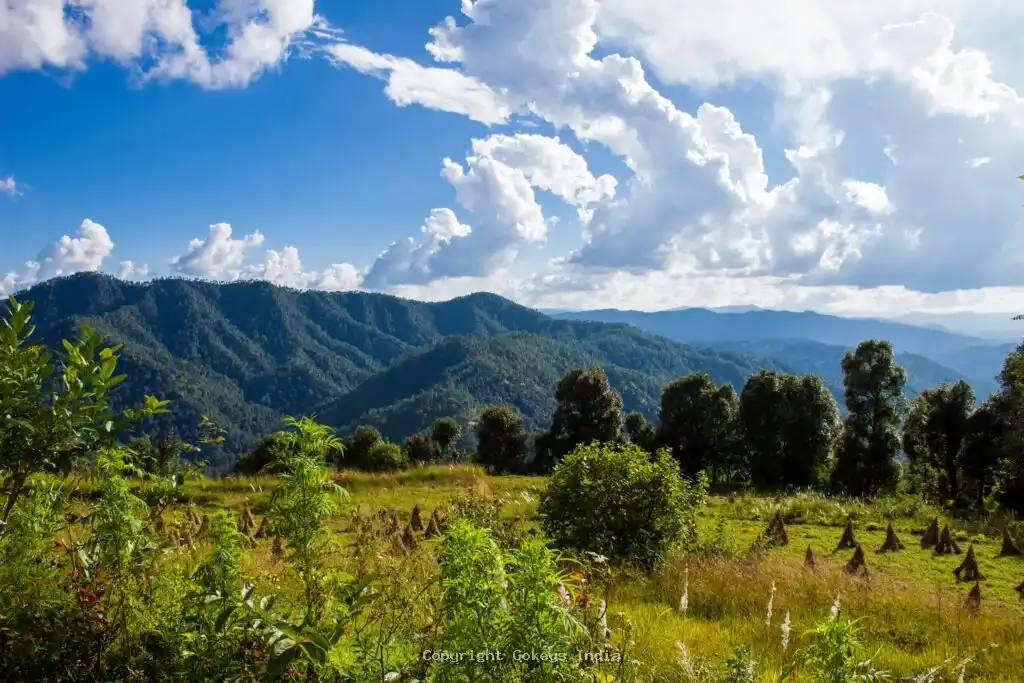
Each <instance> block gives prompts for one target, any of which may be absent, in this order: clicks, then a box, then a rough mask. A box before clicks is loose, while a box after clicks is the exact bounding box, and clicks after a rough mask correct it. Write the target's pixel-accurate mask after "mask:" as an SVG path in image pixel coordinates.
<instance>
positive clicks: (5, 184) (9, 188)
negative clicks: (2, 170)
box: [0, 176, 21, 196]
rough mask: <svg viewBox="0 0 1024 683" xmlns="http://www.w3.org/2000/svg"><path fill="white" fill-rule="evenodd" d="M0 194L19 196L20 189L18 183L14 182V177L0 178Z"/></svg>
mask: <svg viewBox="0 0 1024 683" xmlns="http://www.w3.org/2000/svg"><path fill="white" fill-rule="evenodd" d="M0 194H9V195H11V196H14V195H18V194H21V189H20V187H19V185H18V183H17V182H15V180H14V176H7V177H6V178H0Z"/></svg>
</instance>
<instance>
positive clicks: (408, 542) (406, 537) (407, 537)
mask: <svg viewBox="0 0 1024 683" xmlns="http://www.w3.org/2000/svg"><path fill="white" fill-rule="evenodd" d="M402 543H404V544H405V547H406V548H408V549H409V550H412V549H413V548H415V547H416V535H415V534H414V533H413V531H412V525H409V526H407V527H405V533H403V534H402Z"/></svg>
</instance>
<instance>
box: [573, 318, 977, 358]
mask: <svg viewBox="0 0 1024 683" xmlns="http://www.w3.org/2000/svg"><path fill="white" fill-rule="evenodd" d="M555 317H557V318H559V319H561V320H591V321H596V322H608V323H625V324H628V325H633V326H635V327H637V328H639V329H641V330H644V331H645V332H650V333H652V334H657V335H660V336H663V337H667V338H669V339H672V340H674V341H678V342H683V343H689V344H692V343H711V342H719V341H729V342H734V341H744V342H745V341H758V340H765V339H806V340H809V341H814V342H818V343H821V344H829V345H835V346H844V347H845V346H850V347H852V346H856V345H857V344H858V343H859V342H861V341H863V340H865V339H887V340H888V341H890V342H891V343H892V345H893V347H894V348H895V349H896V350H897V351H902V352H907V353H917V354H921V355H925V356H929V357H932V354H937V353H943V352H947V351H953V350H957V349H963V348H967V347H969V346H975V345H984V344H985V340H984V339H978V338H975V337H968V336H965V335H960V334H954V333H951V332H944V331H941V330H933V329H928V328H924V327H916V326H914V325H905V324H902V323H895V322H888V321H884V320H874V319H854V318H840V317H837V316H831V315H822V314H820V313H814V312H810V311H805V312H794V311H766V310H751V311H745V312H726V313H719V312H714V311H710V310H707V309H702V308H687V309H682V310H674V311H655V312H650V313H648V312H644V311H620V310H616V309H603V310H596V311H580V312H575V313H562V314H559V315H557V316H555Z"/></svg>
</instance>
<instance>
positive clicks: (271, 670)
mask: <svg viewBox="0 0 1024 683" xmlns="http://www.w3.org/2000/svg"><path fill="white" fill-rule="evenodd" d="M301 652H302V651H301V650H300V649H299V648H298V647H296V646H295V645H292V646H291V647H289V648H288V649H286V650H283V651H282V652H281V653H280V654H277V655H274V656H273V657H271V658H270V661H269V662H267V675H268V676H269V677H270V678H271V679H276V678H280V677H281V674H282V673H284V670H285V669H287V668H288V665H289V664H291V663H292V662H294V661H295V658H296V657H298V656H299V655H300V654H301Z"/></svg>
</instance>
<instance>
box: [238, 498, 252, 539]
mask: <svg viewBox="0 0 1024 683" xmlns="http://www.w3.org/2000/svg"><path fill="white" fill-rule="evenodd" d="M255 526H256V520H255V518H253V516H252V510H250V509H249V506H248V505H246V506H245V509H244V510H242V520H241V523H240V524H239V525H238V529H239V531H241V532H242V533H243V534H249V533H250V532H251V531H252V530H253V528H254V527H255Z"/></svg>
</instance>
